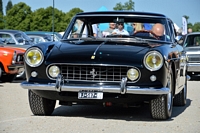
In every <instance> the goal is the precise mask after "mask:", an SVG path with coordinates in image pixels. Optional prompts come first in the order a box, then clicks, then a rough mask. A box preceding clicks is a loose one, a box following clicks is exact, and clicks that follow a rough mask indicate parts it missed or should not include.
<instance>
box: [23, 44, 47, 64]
mask: <svg viewBox="0 0 200 133" xmlns="http://www.w3.org/2000/svg"><path fill="white" fill-rule="evenodd" d="M30 52H33V53H30ZM29 54H34V55H32V56H30V55H29ZM30 58H37V59H38V58H39V60H38V61H35V62H34V63H32V62H31V59H30ZM24 59H25V62H26V63H27V64H28V65H29V66H31V67H38V66H40V65H41V64H42V62H43V61H44V56H43V53H42V51H41V50H40V49H39V48H37V47H32V48H30V49H28V50H27V51H26V52H25V54H24ZM37 59H36V60H37ZM33 60H34V59H33Z"/></svg>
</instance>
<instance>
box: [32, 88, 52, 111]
mask: <svg viewBox="0 0 200 133" xmlns="http://www.w3.org/2000/svg"><path fill="white" fill-rule="evenodd" d="M28 96H29V105H30V108H31V111H32V113H33V114H34V115H51V114H52V113H53V111H54V108H55V104H56V100H50V99H46V98H43V97H40V96H38V95H37V94H35V93H34V92H32V91H31V90H28Z"/></svg>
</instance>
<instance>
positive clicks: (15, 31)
mask: <svg viewBox="0 0 200 133" xmlns="http://www.w3.org/2000/svg"><path fill="white" fill-rule="evenodd" d="M0 32H8V33H13V34H15V33H20V32H22V31H20V30H0Z"/></svg>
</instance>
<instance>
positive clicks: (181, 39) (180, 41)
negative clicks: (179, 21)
mask: <svg viewBox="0 0 200 133" xmlns="http://www.w3.org/2000/svg"><path fill="white" fill-rule="evenodd" d="M175 39H176V42H177V43H178V44H180V45H183V41H184V40H183V36H176V38H175Z"/></svg>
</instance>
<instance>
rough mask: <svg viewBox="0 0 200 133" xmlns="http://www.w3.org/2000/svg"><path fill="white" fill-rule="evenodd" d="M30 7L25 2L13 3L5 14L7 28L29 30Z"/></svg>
mask: <svg viewBox="0 0 200 133" xmlns="http://www.w3.org/2000/svg"><path fill="white" fill-rule="evenodd" d="M31 14H32V11H31V8H30V6H27V5H26V4H25V3H23V2H20V3H18V4H15V5H14V6H13V8H11V9H10V10H8V12H7V15H6V23H7V27H6V28H8V29H16V30H22V31H25V30H29V29H30V23H31Z"/></svg>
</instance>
